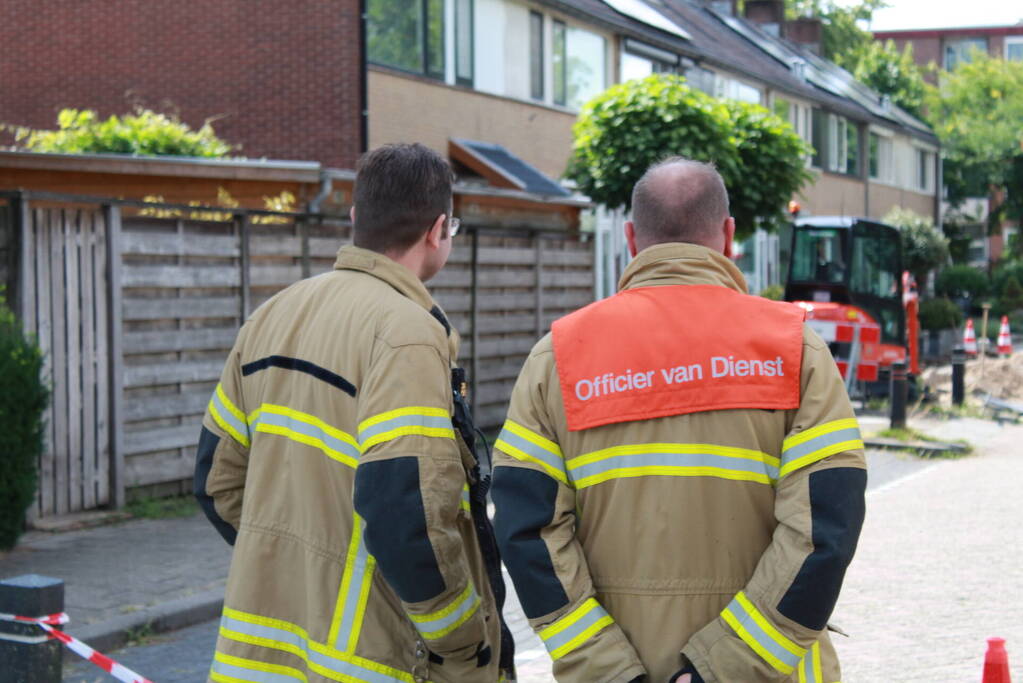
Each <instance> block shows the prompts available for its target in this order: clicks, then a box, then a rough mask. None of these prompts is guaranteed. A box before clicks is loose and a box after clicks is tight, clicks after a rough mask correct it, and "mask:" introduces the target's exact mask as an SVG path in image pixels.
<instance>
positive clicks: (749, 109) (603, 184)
mask: <svg viewBox="0 0 1023 683" xmlns="http://www.w3.org/2000/svg"><path fill="white" fill-rule="evenodd" d="M574 133H575V145H574V149H573V154H572V158H571V159H570V161H569V167H568V170H567V171H566V176H567V177H569V178H571V179H572V180H574V181H575V182H576V183H577V184H578V186H579V189H580V190H581V191H582V192H584V193H586V194H587V195H589V196H590V197H591V198H592V199H593V200H595V201H596V202H598V203H600V204H603V205H605V206H607V207H609V208H618V207H625V208H628V206H629V202H630V200H631V194H632V188H633V186H634V185H635V184H636V181H638V180H639V178H640V176H642V175H643V173H644V171H646V169H647V168H648V167H649V166H651V165H652V164H654V163H656V162H657V161H658V160H660V159H662V158H664V157H666V156H669V155H681V156H685V157H688V158H691V159H697V160H700V161H710V162H713V163H714V164H715V166H716V167H717V169H718V171H719V172H720V173H721V175H722V177H723V178H724V180H725V184H726V186H727V187H728V189H729V194H730V199H731V208H732V215H733V216H735V219H736V226H737V230H738V233H739V235H740V236H745V235H749V234H751V233H752V232H753V231H754V230H755V229H756V228H757V226H758V225H759V226H762V227H765V228H767V229H773V228H775V227H777V226H778V225H780V224H781V222H782V221H783V216H784V214H783V209H784V207H785V204H786V203H787V202H788V201H789V199H791V198H792V196H793V195H794V194H795V193H796V192H798V191H799V189H800V188H801V187H802V186H803V184H804V183H805V182H806V181H807V180H809V179H810V175H809V173H808V172H807V171H806V169H805V166H804V159H805V157H806V155H807V154H808V153H809V148H808V147H807V146H806V145H805V143H804V142H803V141H802V140H801V139H800V138H799V136H798V135H796V133H795V132H794V131H793V130H792V127H791V126H790V125H789V124H788V123H787V122H785V121H782V120H781V119H780V118H778V117H777V116H775V115H774V114H771V113H770V112H768V111H767V110H766V109H764V108H763V107H760V106H757V105H752V104H748V103H742V102H731V101H722V100H716V99H714V98H712V97H710V96H709V95H706V94H704V93H702V92H700V91H699V90H696V89H694V88H690V87H689V86H687V85H686V84H685V79H684V78H682V77H680V76H674V75H665V74H661V75H654V76H649V77H648V78H645V79H642V80H634V81H629V82H627V83H621V84H618V85H615V86H612V87H611V88H609V89H608V90H606V91H605V92H603V93H601V94H600V95H598V96H597V97H595V98H593V99H592V100H590V101H589V102H588V103H587V104H586V105H585V106H584V107H583V110H582V112H580V114H579V119H578V120H577V121H576V124H575V128H574Z"/></svg>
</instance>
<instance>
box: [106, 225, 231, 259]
mask: <svg viewBox="0 0 1023 683" xmlns="http://www.w3.org/2000/svg"><path fill="white" fill-rule="evenodd" d="M123 241H124V253H125V254H138V255H152V256H178V255H180V256H221V257H225V258H238V240H237V239H236V238H234V237H232V236H231V235H224V236H220V235H195V234H184V235H176V234H165V233H152V232H132V231H131V226H128V225H126V226H124V233H123Z"/></svg>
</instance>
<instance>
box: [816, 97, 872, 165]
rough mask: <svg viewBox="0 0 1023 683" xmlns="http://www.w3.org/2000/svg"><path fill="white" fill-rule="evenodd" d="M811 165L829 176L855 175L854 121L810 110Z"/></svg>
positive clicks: (857, 138) (856, 130)
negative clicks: (811, 127)
mask: <svg viewBox="0 0 1023 683" xmlns="http://www.w3.org/2000/svg"><path fill="white" fill-rule="evenodd" d="M812 118H813V132H812V133H811V141H812V144H813V157H812V159H811V163H812V164H813V165H814V166H816V167H817V168H822V169H824V170H826V171H831V172H832V173H844V174H848V175H859V173H860V163H859V156H860V155H859V149H860V132H859V127H858V125H857V124H856V122H855V121H850V120H848V119H846V118H845V117H843V116H838V115H836V114H828V113H827V112H825V111H823V110H821V109H816V108H815V109H814V110H813V116H812Z"/></svg>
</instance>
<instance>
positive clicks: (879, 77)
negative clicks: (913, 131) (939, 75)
mask: <svg viewBox="0 0 1023 683" xmlns="http://www.w3.org/2000/svg"><path fill="white" fill-rule="evenodd" d="M855 57H856V63H855V65H853V66H851V71H852V75H853V76H855V77H856V80H858V81H859V82H860V83H863V84H865V85H868V86H870V87H871V88H873V89H874V90H876V91H877V92H879V93H881V94H882V95H888V96H889V97H891V99H892V103H893V104H895V105H896V106H898V107H901V108H902V109H904V110H906V111H907V112H909V113H910V114H912V115H913V116H916V117H917V118H920V119H922V118H923V103H924V91H925V87H926V86H925V84H924V77H923V74H922V73H921V71H920V67H918V66H917V65H916V62H915V61H913V46H912V44H907V45H906V49H905V50H903V51H902V52H899V49H898V48H897V47H896V46H895V42H894V41H891V40H888V41H886V42H884V43H881V42H879V41H876V40H873V41H871V42H869V43H867V44H866V45H865V46H863V47H861V48H860V49H859V52H858V53H857V54H856V55H855Z"/></svg>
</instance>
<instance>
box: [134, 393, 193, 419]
mask: <svg viewBox="0 0 1023 683" xmlns="http://www.w3.org/2000/svg"><path fill="white" fill-rule="evenodd" d="M209 402H210V392H209V391H201V392H194V391H193V392H188V393H184V394H168V395H166V396H140V397H137V398H134V399H132V400H130V401H128V402H127V405H126V406H125V413H124V419H125V421H126V422H138V421H140V420H154V419H157V418H164V417H177V416H182V415H195V414H202V413H204V412H205V411H206V406H207V404H208V403H209Z"/></svg>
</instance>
